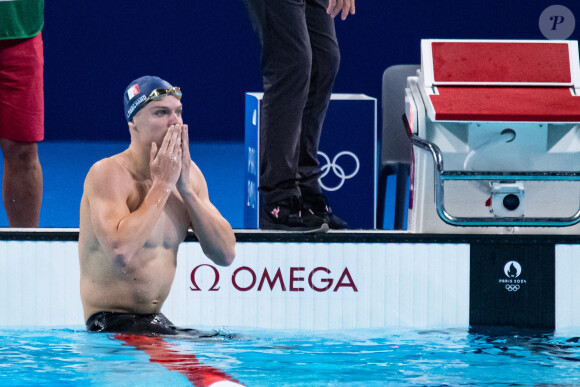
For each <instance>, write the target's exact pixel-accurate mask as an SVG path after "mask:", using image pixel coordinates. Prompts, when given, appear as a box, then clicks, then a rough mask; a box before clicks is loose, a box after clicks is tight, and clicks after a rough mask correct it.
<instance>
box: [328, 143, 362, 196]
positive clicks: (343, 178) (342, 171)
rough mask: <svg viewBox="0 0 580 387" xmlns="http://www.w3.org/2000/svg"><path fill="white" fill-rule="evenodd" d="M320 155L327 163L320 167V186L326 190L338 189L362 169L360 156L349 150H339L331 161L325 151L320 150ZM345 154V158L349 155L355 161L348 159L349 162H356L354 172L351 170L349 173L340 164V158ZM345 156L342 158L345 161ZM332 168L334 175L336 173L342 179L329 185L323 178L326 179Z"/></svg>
mask: <svg viewBox="0 0 580 387" xmlns="http://www.w3.org/2000/svg"><path fill="white" fill-rule="evenodd" d="M318 155H319V156H320V157H322V158H323V159H324V161H325V163H324V164H323V165H322V166H321V167H320V173H321V175H320V179H319V182H320V186H321V187H322V188H323V189H325V190H326V191H338V190H339V189H340V188H341V187H342V186H343V185H344V182H345V181H346V180H348V179H352V178H353V177H355V176H356V174H357V173H358V171H359V169H360V161H359V160H358V157H357V156H356V155H355V154H354V153H352V152H349V151H342V152H339V153H338V154H337V155H336V156H334V158H333V159H332V162H331V161H330V158H329V157H328V156H327V155H326V154H325V153H324V152H321V151H318ZM343 156H344V158H347V157H348V158H349V159H352V161H353V162H349V161H347V163H348V164H351V163H354V165H355V167H354V170H353V171H352V172H350V173H349V174H347V173H346V171H345V168H344V167H342V166H341V165H339V163H338V160H339V159H340V158H341V157H343ZM344 158H343V159H342V160H343V161H344ZM348 164H347V165H348ZM331 170H332V172H333V173H334V175H336V177H338V179H339V180H340V181H339V182H338V183H337V184H336V185H335V186H333V187H328V186H326V185H325V184H324V183H323V182H322V179H324V178H325V177H326V176H327V175H328V174H329V173H330V171H331Z"/></svg>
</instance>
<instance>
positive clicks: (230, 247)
mask: <svg viewBox="0 0 580 387" xmlns="http://www.w3.org/2000/svg"><path fill="white" fill-rule="evenodd" d="M190 163H191V166H190V182H193V181H196V182H197V190H196V189H194V187H193V186H192V184H189V186H188V188H187V189H185V190H183V192H182V191H180V195H181V197H182V198H183V201H184V203H185V206H186V208H187V212H188V213H189V218H190V221H191V226H192V228H193V232H194V233H195V235H196V236H197V239H198V240H199V243H200V245H201V248H202V250H203V252H204V254H205V255H206V256H207V257H208V258H210V259H211V260H212V261H213V262H214V263H216V264H217V265H220V266H229V265H231V264H232V262H233V261H234V258H235V255H236V252H235V244H236V237H235V235H234V232H233V230H232V227H231V226H230V224H229V222H228V221H227V220H226V219H225V218H224V217H223V216H222V215H221V214H220V212H219V211H218V209H217V208H215V206H214V205H213V204H212V203H211V202H210V200H209V195H208V190H207V183H206V181H205V178H204V177H203V174H202V173H201V171H200V170H199V168H198V167H197V166H196V165H195V164H194V163H193V162H192V161H190Z"/></svg>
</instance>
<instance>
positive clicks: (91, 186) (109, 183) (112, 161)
mask: <svg viewBox="0 0 580 387" xmlns="http://www.w3.org/2000/svg"><path fill="white" fill-rule="evenodd" d="M134 187H135V179H134V177H133V176H132V174H131V173H130V172H129V170H128V169H127V168H126V167H125V166H124V165H123V161H122V158H121V156H120V155H115V156H112V157H108V158H105V159H102V160H100V161H98V162H96V163H95V164H93V166H92V167H91V169H90V170H89V172H88V173H87V177H86V178H85V184H84V195H83V196H86V198H87V199H88V200H89V203H88V204H91V203H92V202H93V201H94V200H99V199H103V200H113V201H115V200H118V201H122V202H124V203H126V201H127V198H128V197H129V196H130V194H131V192H132V191H133V190H134Z"/></svg>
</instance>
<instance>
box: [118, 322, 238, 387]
mask: <svg viewBox="0 0 580 387" xmlns="http://www.w3.org/2000/svg"><path fill="white" fill-rule="evenodd" d="M115 339H117V340H119V341H121V342H123V343H124V344H125V345H130V346H133V347H135V348H137V349H138V350H141V351H143V352H145V353H146V354H148V355H149V361H150V362H152V363H159V364H161V365H163V366H164V367H165V368H167V369H168V370H170V371H176V372H179V373H181V374H182V375H185V376H186V377H187V379H188V380H189V381H190V382H192V383H193V385H194V386H196V387H210V386H213V387H220V386H224V387H225V386H242V384H240V383H239V382H238V381H237V380H236V379H234V378H233V377H231V376H230V375H228V374H226V373H225V372H223V371H222V370H219V369H217V368H214V367H211V366H208V365H205V364H202V363H201V362H200V361H199V360H198V359H197V357H196V356H195V355H193V354H190V353H184V352H181V351H179V350H178V349H177V348H176V347H175V346H173V345H171V344H170V343H168V342H167V341H165V340H163V338H162V337H149V336H138V335H128V334H122V333H117V334H115Z"/></svg>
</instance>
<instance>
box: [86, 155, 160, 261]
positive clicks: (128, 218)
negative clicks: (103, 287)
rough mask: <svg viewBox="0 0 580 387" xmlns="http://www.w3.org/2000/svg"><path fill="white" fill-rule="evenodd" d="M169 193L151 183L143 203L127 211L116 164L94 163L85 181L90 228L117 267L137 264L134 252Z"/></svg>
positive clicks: (122, 177) (123, 183)
mask: <svg viewBox="0 0 580 387" xmlns="http://www.w3.org/2000/svg"><path fill="white" fill-rule="evenodd" d="M170 192H171V190H170V189H169V188H168V187H167V185H165V184H163V183H161V182H154V183H153V186H152V187H151V189H150V190H149V192H148V194H147V196H146V197H145V200H144V201H143V203H142V204H141V205H140V206H139V208H137V209H136V210H135V211H133V212H131V211H130V210H129V208H128V206H127V199H128V198H129V194H130V186H129V185H128V184H127V176H126V173H124V171H123V170H122V169H121V167H120V166H119V165H118V164H117V162H116V161H113V160H111V159H106V160H102V161H101V162H99V163H97V164H95V165H94V166H93V167H92V168H91V170H90V171H89V173H88V175H87V179H86V181H85V194H86V196H87V199H88V201H89V207H90V213H91V220H92V226H93V229H94V231H95V234H96V237H97V239H98V240H99V243H100V244H101V246H102V248H103V249H104V251H105V253H106V254H107V256H109V257H110V258H111V259H112V260H114V261H115V262H117V263H118V264H120V265H121V266H129V265H138V264H139V262H138V254H137V252H138V251H139V250H140V249H142V247H143V245H144V244H145V242H146V241H147V239H148V238H149V237H150V235H151V231H152V229H153V227H154V225H155V223H156V222H157V220H158V219H159V216H160V215H161V213H162V212H163V208H164V206H165V203H166V201H167V198H168V197H169V194H170Z"/></svg>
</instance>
